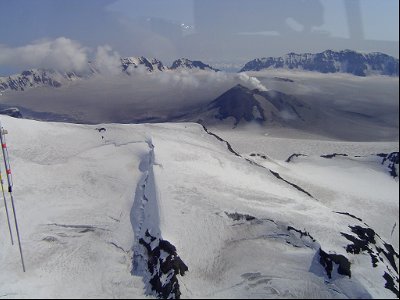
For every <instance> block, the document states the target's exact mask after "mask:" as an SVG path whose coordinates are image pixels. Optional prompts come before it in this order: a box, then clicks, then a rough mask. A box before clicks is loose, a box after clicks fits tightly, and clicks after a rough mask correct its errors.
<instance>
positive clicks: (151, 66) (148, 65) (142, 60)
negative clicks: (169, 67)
mask: <svg viewBox="0 0 400 300" xmlns="http://www.w3.org/2000/svg"><path fill="white" fill-rule="evenodd" d="M121 66H122V70H123V71H125V72H126V73H128V74H129V72H130V71H132V69H137V68H138V67H140V66H143V67H145V69H146V70H147V71H149V72H156V71H165V70H166V67H164V65H163V63H162V62H161V61H159V60H158V59H156V58H152V59H148V58H146V57H144V56H140V57H126V58H121Z"/></svg>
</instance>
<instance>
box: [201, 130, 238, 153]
mask: <svg viewBox="0 0 400 300" xmlns="http://www.w3.org/2000/svg"><path fill="white" fill-rule="evenodd" d="M201 126H203V129H204V131H205V132H207V134H209V135H212V136H213V137H215V138H216V139H217V140H219V141H220V142H224V143H225V144H226V146H227V148H228V150H229V152H231V153H233V154H235V155H236V156H239V157H242V156H240V155H239V153H237V152H236V151H235V150H233V148H232V146H231V144H229V142H227V141H225V140H224V139H222V138H221V137H219V136H218V135H216V134H215V133H212V132H211V131H209V130H208V129H207V128H206V126H204V125H201Z"/></svg>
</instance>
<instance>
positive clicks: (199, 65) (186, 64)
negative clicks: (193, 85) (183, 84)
mask: <svg viewBox="0 0 400 300" xmlns="http://www.w3.org/2000/svg"><path fill="white" fill-rule="evenodd" d="M170 69H171V70H177V69H178V70H182V69H189V70H191V69H200V70H207V71H214V72H218V71H219V70H218V69H214V68H213V67H211V66H210V65H207V64H205V63H203V62H201V61H199V60H194V61H193V60H189V59H187V58H180V59H177V60H175V61H174V62H173V63H172V65H171V67H170Z"/></svg>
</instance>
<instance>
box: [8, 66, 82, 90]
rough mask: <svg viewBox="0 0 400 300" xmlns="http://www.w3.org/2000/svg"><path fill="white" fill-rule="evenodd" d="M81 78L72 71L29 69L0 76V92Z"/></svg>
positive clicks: (62, 82)
mask: <svg viewBox="0 0 400 300" xmlns="http://www.w3.org/2000/svg"><path fill="white" fill-rule="evenodd" d="M79 78H81V76H80V75H78V74H76V73H73V72H59V71H55V70H47V69H31V70H27V71H24V72H22V73H21V74H16V75H11V76H8V77H0V92H2V91H6V90H14V91H24V90H25V89H28V88H32V87H40V86H48V87H55V88H57V87H60V86H61V85H63V84H64V83H66V82H70V81H74V80H77V79H79Z"/></svg>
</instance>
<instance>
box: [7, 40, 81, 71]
mask: <svg viewBox="0 0 400 300" xmlns="http://www.w3.org/2000/svg"><path fill="white" fill-rule="evenodd" d="M88 52H89V49H88V48H86V47H83V46H82V45H80V44H79V43H78V42H76V41H73V40H70V39H68V38H65V37H59V38H57V39H55V40H41V41H36V42H33V43H32V44H29V45H26V46H21V47H15V48H12V47H8V46H5V45H0V64H2V65H6V66H12V67H16V66H17V67H21V68H51V69H57V70H63V71H83V70H85V69H86V68H87V62H88Z"/></svg>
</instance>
